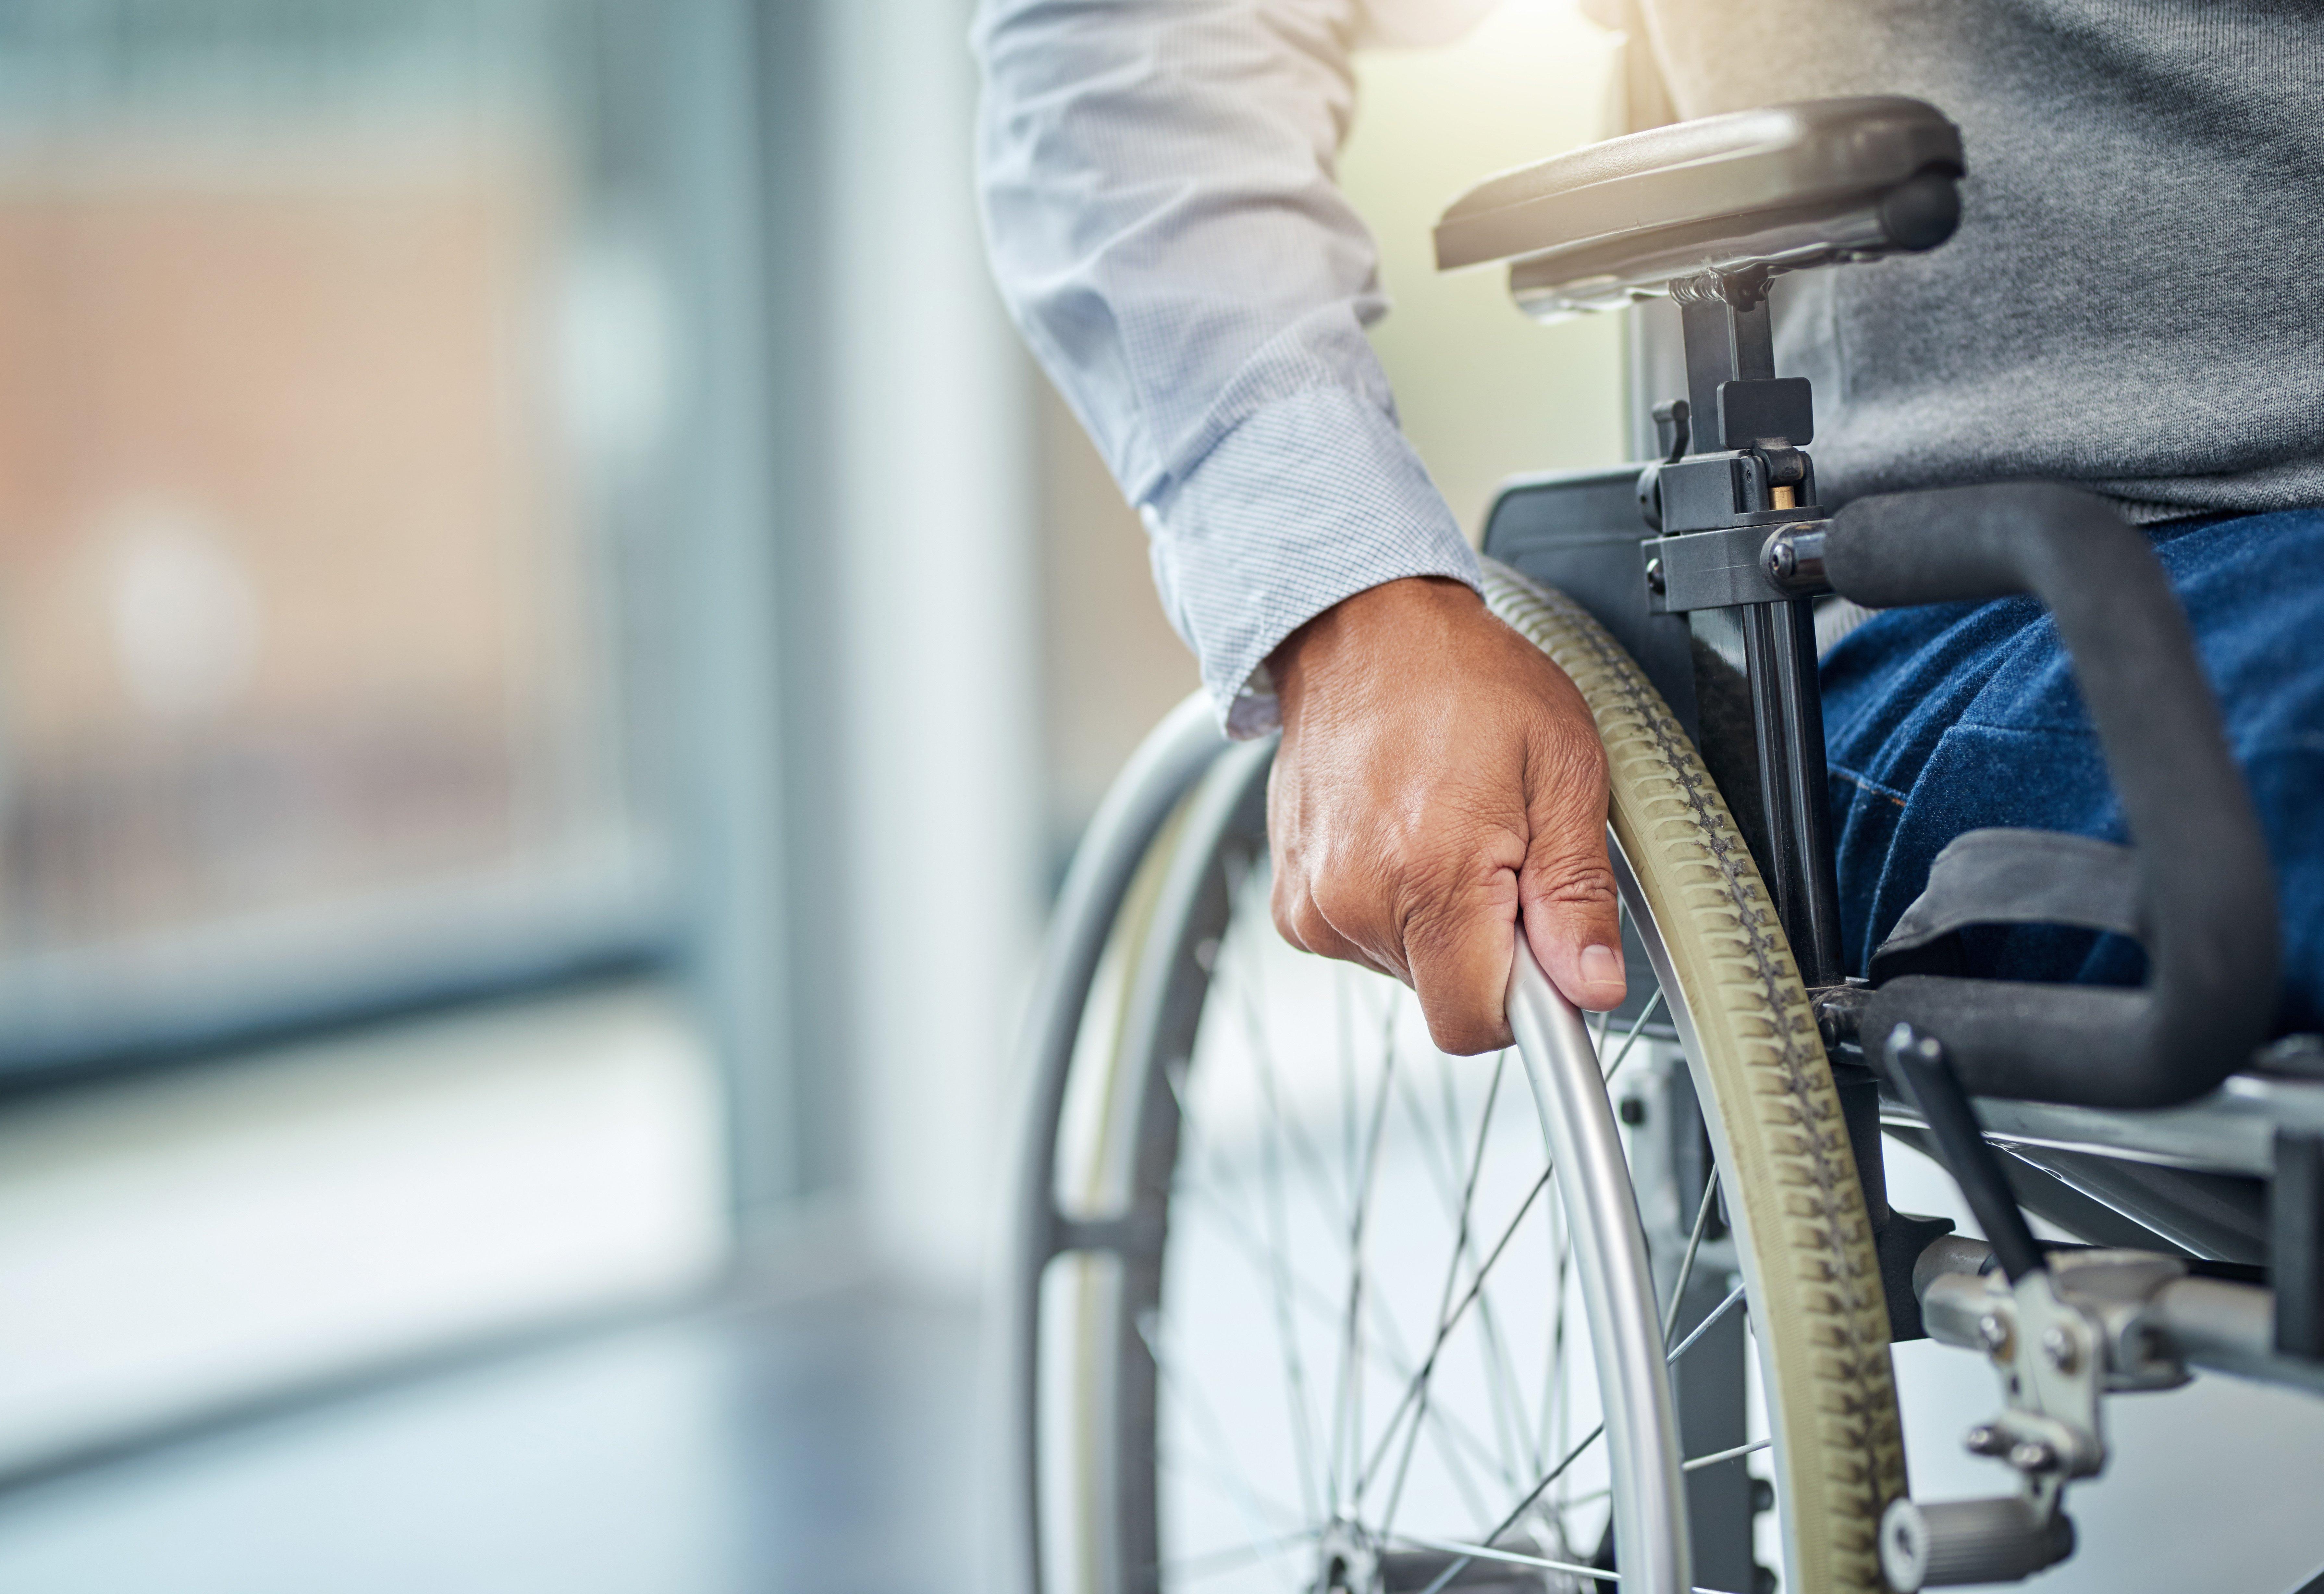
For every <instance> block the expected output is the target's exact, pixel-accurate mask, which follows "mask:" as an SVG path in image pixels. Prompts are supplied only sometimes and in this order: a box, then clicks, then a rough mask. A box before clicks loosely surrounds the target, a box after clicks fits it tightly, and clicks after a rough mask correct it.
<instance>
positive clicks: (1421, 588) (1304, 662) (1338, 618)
mask: <svg viewBox="0 0 2324 1594" xmlns="http://www.w3.org/2000/svg"><path fill="white" fill-rule="evenodd" d="M1485 612H1486V611H1485V605H1484V600H1483V599H1481V598H1480V597H1479V596H1478V595H1477V594H1476V592H1475V590H1474V589H1472V588H1471V586H1470V585H1468V584H1467V583H1466V582H1462V581H1455V580H1453V579H1452V577H1450V576H1403V577H1400V578H1399V579H1397V580H1395V581H1385V582H1382V583H1381V584H1380V585H1378V586H1369V587H1366V588H1365V589H1364V590H1363V591H1361V592H1359V593H1353V594H1350V595H1349V596H1347V597H1344V598H1342V599H1341V600H1340V601H1339V602H1338V603H1336V604H1333V605H1332V606H1331V607H1330V608H1328V609H1326V610H1324V611H1323V613H1320V614H1318V615H1316V616H1315V617H1314V619H1313V620H1310V621H1308V622H1306V623H1305V625H1302V626H1301V627H1300V628H1299V629H1298V630H1297V631H1293V632H1292V633H1291V634H1290V635H1289V636H1287V637H1286V638H1284V639H1283V640H1282V642H1281V643H1280V644H1279V645H1277V648H1276V650H1275V651H1274V652H1273V653H1271V654H1269V655H1268V659H1267V668H1268V675H1269V676H1270V677H1272V678H1273V679H1274V682H1275V688H1276V692H1277V696H1280V697H1281V698H1282V700H1283V704H1284V706H1285V708H1286V712H1287V711H1288V710H1289V709H1290V707H1291V705H1292V703H1293V701H1294V699H1295V698H1296V696H1298V695H1299V693H1300V692H1301V690H1302V688H1303V687H1304V686H1305V685H1306V684H1307V683H1308V682H1309V681H1310V680H1312V679H1313V678H1314V677H1317V676H1319V675H1323V674H1328V673H1329V672H1330V671H1331V670H1332V669H1333V668H1335V667H1336V666H1337V665H1338V664H1339V663H1340V662H1341V661H1342V660H1347V659H1373V660H1384V659H1387V658H1388V657H1390V656H1391V655H1392V654H1393V653H1394V652H1395V651H1396V650H1397V648H1398V647H1399V646H1400V645H1402V644H1405V643H1407V642H1409V641H1410V640H1414V639H1416V638H1417V637H1419V636H1422V635H1425V634H1426V633H1428V632H1431V631H1440V630H1442V629H1443V628H1445V627H1448V626H1459V625H1462V624H1465V623H1470V622H1474V621H1475V620H1476V619H1477V618H1478V617H1480V616H1481V615H1483V614H1484V613H1485Z"/></svg>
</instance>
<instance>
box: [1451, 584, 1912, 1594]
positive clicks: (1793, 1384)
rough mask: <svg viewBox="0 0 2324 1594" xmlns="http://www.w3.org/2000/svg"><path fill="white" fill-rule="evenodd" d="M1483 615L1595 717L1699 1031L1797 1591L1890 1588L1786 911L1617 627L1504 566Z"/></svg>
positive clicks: (1840, 1183)
mask: <svg viewBox="0 0 2324 1594" xmlns="http://www.w3.org/2000/svg"><path fill="white" fill-rule="evenodd" d="M1485 599H1486V602H1487V603H1488V604H1490V605H1491V607H1492V609H1493V612H1494V613H1497V614H1499V616H1500V617H1501V618H1502V619H1503V620H1505V621H1507V622H1508V623H1509V624H1510V625H1511V626H1513V627H1515V628H1516V629H1517V631H1520V632H1521V633H1523V634H1524V635H1525V636H1526V637H1528V638H1530V639H1531V640H1533V641H1534V642H1535V644H1536V645H1537V646H1539V647H1540V648H1541V649H1542V650H1544V651H1545V652H1546V653H1547V654H1548V655H1549V656H1550V657H1551V658H1552V659H1554V660H1555V661H1556V662H1557V664H1558V666H1559V668H1563V670H1564V671H1565V673H1566V674H1567V675H1569V676H1571V677H1572V678H1573V681H1574V684H1575V685H1576V686H1579V687H1580V688H1581V691H1582V696H1583V698H1584V699H1586V700H1587V701H1588V703H1589V705H1590V708H1591V713H1592V714H1594V715H1595V716H1596V717H1597V721H1598V730H1599V733H1600V736H1601V737H1602V738H1603V739H1604V742H1605V744H1606V752H1607V760H1608V764H1609V774H1610V778H1611V782H1612V788H1613V800H1612V812H1611V824H1612V828H1613V831H1614V835H1615V838H1616V840H1617V841H1618V842H1619V843H1620V844H1621V847H1622V850H1623V852H1624V853H1625V854H1626V856H1627V857H1628V859H1629V861H1630V865H1631V869H1632V871H1633V873H1635V874H1636V876H1637V880H1638V883H1639V885H1640V888H1641V889H1642V890H1643V891H1644V893H1645V896H1646V901H1647V905H1648V908H1649V909H1650V911H1651V913H1652V915H1653V917H1654V922H1655V926H1656V927H1657V929H1658V930H1659V931H1660V934H1661V936H1662V939H1663V942H1664V944H1665V948H1666V949H1667V952H1668V955H1669V958H1670V961H1671V963H1672V966H1673V970H1674V975H1675V979H1676V982H1677V984H1678V985H1679V987H1680V990H1679V991H1678V992H1676V993H1674V996H1675V997H1676V998H1677V999H1679V1000H1683V1003H1684V1008H1685V1010H1686V1013H1687V1014H1688V1015H1690V1016H1691V1018H1692V1027H1693V1030H1694V1034H1695V1038H1696V1046H1695V1048H1694V1049H1695V1051H1696V1053H1698V1054H1699V1055H1696V1056H1693V1057H1692V1059H1691V1061H1692V1063H1693V1064H1694V1066H1695V1069H1696V1080H1697V1088H1698V1090H1699V1091H1703V1093H1705V1094H1706V1095H1707V1096H1708V1097H1709V1098H1710V1099H1709V1100H1706V1101H1704V1103H1703V1106H1704V1111H1705V1116H1706V1117H1707V1118H1710V1119H1714V1120H1715V1121H1714V1122H1713V1124H1712V1138H1713V1141H1714V1143H1715V1145H1716V1147H1717V1149H1718V1151H1719V1154H1720V1159H1719V1160H1720V1175H1721V1179H1722V1181H1723V1184H1724V1188H1725V1192H1726V1201H1727V1202H1728V1203H1729V1212H1730V1214H1732V1215H1733V1216H1734V1217H1735V1219H1736V1227H1737V1229H1738V1237H1737V1238H1738V1249H1739V1250H1740V1251H1741V1252H1742V1254H1743V1263H1744V1268H1743V1270H1744V1276H1745V1279H1746V1281H1747V1283H1748V1285H1749V1286H1750V1300H1751V1310H1752V1318H1753V1324H1754V1327H1755V1329H1756V1331H1757V1337H1758V1341H1759V1347H1760V1358H1761V1368H1762V1373H1763V1381H1764V1383H1765V1385H1766V1392H1767V1400H1768V1405H1769V1410H1770V1415H1771V1418H1772V1420H1773V1424H1774V1428H1775V1440H1776V1444H1775V1451H1776V1459H1775V1466H1776V1469H1777V1499H1778V1501H1779V1502H1780V1508H1781V1509H1782V1512H1783V1516H1784V1550H1785V1555H1786V1558H1787V1561H1788V1562H1789V1570H1790V1576H1789V1578H1788V1579H1787V1580H1786V1582H1787V1587H1788V1588H1789V1589H1791V1590H1792V1594H1857V1591H1858V1590H1865V1591H1870V1590H1877V1589H1881V1588H1883V1587H1884V1585H1883V1583H1882V1581H1881V1578H1880V1570H1879V1554H1878V1549H1877V1540H1876V1533H1877V1527H1878V1525H1879V1521H1880V1513H1881V1512H1882V1510H1883V1509H1884V1508H1886V1506H1887V1504H1888V1502H1889V1501H1890V1500H1891V1499H1893V1498H1895V1497H1896V1496H1897V1495H1899V1494H1902V1493H1903V1492H1904V1443H1903V1435H1902V1430H1901V1425H1900V1424H1899V1422H1898V1418H1897V1412H1896V1390H1895V1377H1894V1374H1893V1371H1892V1368H1891V1366H1890V1362H1889V1356H1888V1311H1887V1304H1886V1297H1885V1295H1883V1292H1882V1289H1881V1284H1880V1267H1879V1261H1878V1258H1877V1256H1876V1255H1875V1253H1874V1250H1873V1244H1872V1227H1871V1223H1870V1221H1869V1219H1868V1217H1867V1213H1866V1211H1865V1207H1864V1197H1863V1192H1862V1189H1861V1187H1860V1186H1859V1185H1858V1183H1857V1176H1856V1160H1855V1157H1854V1156H1853V1155H1852V1154H1851V1152H1850V1151H1849V1142H1848V1133H1847V1129H1846V1128H1845V1126H1844V1124H1843V1122H1842V1120H1841V1116H1840V1096H1839V1092H1837V1091H1836V1090H1835V1089H1834V1088H1833V1085H1832V1079H1831V1065H1830V1064H1829V1063H1828V1062H1827V1061H1826V1060H1825V1057H1824V1051H1823V1046H1822V1045H1821V1042H1820V1041H1819V1039H1818V1038H1817V1036H1816V1029H1815V1022H1814V1019H1813V1018H1812V1016H1811V1014H1810V1012H1809V1009H1808V1001H1807V995H1806V992H1805V991H1804V990H1803V989H1802V988H1801V985H1800V978H1799V972H1798V967H1797V965H1796V964H1795V963H1794V962H1793V959H1792V953H1791V948H1790V946H1789V944H1787V943H1786V942H1785V941H1784V932H1783V930H1782V928H1781V926H1779V925H1778V924H1777V922H1776V919H1775V906H1774V903H1773V902H1772V900H1771V899H1770V898H1769V896H1768V894H1767V889H1766V885H1765V884H1764V883H1762V881H1761V880H1760V878H1759V871H1758V870H1757V866H1756V865H1755V864H1754V863H1753V862H1752V860H1751V855H1750V853H1749V852H1748V850H1747V849H1746V847H1745V846H1744V843H1743V839H1742V836H1741V835H1740V834H1739V833H1738V831H1737V829H1736V827H1735V822H1734V819H1733V817H1732V816H1731V815H1729V812H1728V809H1727V805H1726V803H1725V802H1724V801H1723V800H1722V799H1721V798H1720V795H1719V791H1718V788H1716V787H1714V786H1713V785H1712V784H1711V777H1710V775H1709V773H1708V772H1707V771H1706V770H1705V769H1704V768H1703V765H1702V760H1701V758H1700V757H1699V756H1698V755H1697V754H1696V752H1695V750H1694V747H1693V745H1692V743H1691V742H1689V741H1688V740H1687V738H1686V736H1685V734H1684V733H1683V732H1682V731H1681V730H1680V728H1679V724H1678V722H1677V720H1676V719H1675V718H1674V716H1673V714H1671V711H1670V708H1669V706H1668V705H1665V703H1664V702H1663V699H1662V697H1661V696H1660V694H1658V693H1657V692H1655V689H1654V687H1653V686H1652V685H1650V684H1649V683H1648V682H1647V680H1646V675H1645V673H1644V672H1643V671H1641V670H1640V669H1639V668H1638V667H1637V663H1636V662H1635V661H1634V660H1633V659H1631V658H1630V657H1629V655H1628V654H1627V653H1625V652H1624V651H1623V650H1622V649H1621V648H1620V646H1619V645H1618V644H1617V643H1616V642H1615V641H1614V640H1613V638H1612V637H1611V636H1609V634H1608V633H1607V632H1606V631H1605V629H1604V628H1603V627H1602V626H1600V625H1599V624H1598V622H1596V621H1595V620H1593V619H1591V617H1590V615H1589V614H1588V613H1585V612H1584V611H1583V610H1582V608H1581V607H1580V606H1579V605H1577V604H1574V603H1573V602H1572V600H1570V599H1568V598H1566V597H1564V596H1563V594H1558V593H1555V592H1553V591H1550V590H1548V589H1545V588H1544V587H1541V586H1537V585H1535V584H1533V583H1532V582H1530V581H1528V580H1526V578H1525V577H1524V576H1519V575H1518V574H1517V572H1515V571H1513V570H1510V569H1508V567H1504V566H1500V565H1498V564H1495V563H1493V562H1492V561H1490V560H1488V561H1487V562H1486V566H1485ZM1706 1084H1707V1086H1708V1089H1707V1091H1704V1090H1703V1087H1704V1086H1705V1085H1706ZM1738 1204H1739V1206H1740V1209H1741V1210H1740V1211H1739V1212H1737V1211H1736V1208H1737V1206H1738Z"/></svg>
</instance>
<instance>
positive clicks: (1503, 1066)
mask: <svg viewBox="0 0 2324 1594" xmlns="http://www.w3.org/2000/svg"><path fill="white" fill-rule="evenodd" d="M1508 1062H1509V1054H1508V1048H1506V1047H1504V1048H1503V1049H1502V1050H1501V1051H1500V1052H1499V1055H1496V1056H1495V1057H1494V1059H1493V1076H1492V1079H1491V1081H1490V1082H1489V1083H1488V1084H1487V1085H1486V1087H1485V1105H1484V1110H1482V1111H1481V1112H1480V1113H1479V1114H1478V1117H1477V1144H1476V1149H1475V1150H1474V1151H1472V1152H1471V1154H1470V1157H1469V1174H1468V1177H1467V1179H1466V1180H1465V1181H1463V1183H1462V1187H1461V1206H1460V1210H1459V1211H1458V1212H1456V1213H1454V1214H1453V1217H1454V1225H1455V1229H1454V1234H1453V1239H1452V1258H1451V1259H1450V1260H1449V1261H1447V1262H1446V1264H1445V1267H1444V1287H1443V1291H1442V1293H1441V1294H1440V1295H1438V1296H1437V1301H1436V1343H1437V1344H1438V1345H1439V1346H1441V1345H1443V1342H1444V1336H1445V1334H1446V1333H1447V1332H1449V1331H1450V1324H1449V1322H1448V1321H1447V1319H1446V1313H1447V1312H1448V1311H1449V1310H1450V1309H1451V1307H1452V1292H1453V1290H1454V1289H1455V1288H1456V1287H1457V1286H1458V1285H1459V1284H1460V1282H1461V1264H1462V1261H1463V1260H1464V1259H1465V1258H1467V1257H1468V1256H1469V1251H1470V1247H1469V1220H1470V1218H1471V1214H1472V1213H1473V1212H1475V1210H1476V1202H1477V1181H1478V1179H1479V1178H1480V1176H1481V1175H1483V1173H1484V1168H1485V1147H1486V1145H1487V1143H1488V1140H1489V1135H1490V1133H1491V1129H1492V1122H1493V1103H1494V1102H1495V1101H1498V1100H1499V1096H1500V1092H1501V1081H1502V1079H1503V1078H1504V1077H1505V1076H1506V1075H1507V1073H1508ZM1443 1082H1444V1091H1445V1123H1444V1132H1445V1135H1446V1137H1447V1138H1448V1140H1450V1139H1452V1137H1454V1136H1456V1135H1457V1134H1458V1133H1459V1129H1460V1119H1459V1109H1458V1106H1457V1104H1456V1102H1455V1101H1454V1098H1453V1094H1452V1071H1451V1070H1450V1069H1446V1070H1444V1071H1443ZM1452 1143H1453V1144H1458V1141H1457V1140H1453V1141H1452ZM1484 1279H1485V1275H1484V1270H1483V1269H1482V1268H1480V1269H1479V1270H1478V1272H1477V1284H1478V1285H1479V1286H1480V1287H1481V1286H1482V1285H1483V1283H1484ZM1464 1304H1465V1303H1464ZM1482 1310H1483V1308H1482V1307H1481V1306H1480V1312H1481V1311H1482ZM1435 1371H1436V1356H1435V1354H1434V1351H1432V1352H1431V1353H1430V1355H1429V1357H1428V1359H1427V1360H1426V1361H1425V1362H1424V1363H1423V1364H1422V1365H1421V1369H1420V1375H1419V1377H1418V1378H1417V1379H1416V1380H1415V1382H1416V1384H1417V1386H1418V1390H1417V1394H1416V1396H1415V1397H1414V1398H1416V1400H1417V1401H1418V1402H1419V1405H1420V1413H1419V1415H1417V1416H1416V1417H1415V1418H1414V1419H1413V1424H1412V1426H1411V1427H1410V1428H1409V1429H1407V1430H1406V1434H1405V1442H1404V1451H1403V1454H1402V1455H1401V1456H1400V1457H1399V1458H1398V1460H1397V1467H1396V1479H1395V1481H1394V1482H1392V1483H1391V1484H1390V1485H1389V1486H1388V1504H1387V1506H1385V1507H1384V1508H1383V1509H1382V1511H1381V1513H1380V1531H1381V1532H1383V1533H1385V1532H1386V1531H1388V1527H1389V1526H1390V1525H1393V1524H1394V1523H1395V1521H1396V1508H1397V1504H1398V1503H1399V1502H1400V1501H1402V1499H1403V1498H1404V1484H1405V1479H1406V1475H1407V1474H1408V1473H1409V1472H1410V1471H1411V1470H1412V1452H1413V1451H1414V1449H1415V1448H1416V1446H1417V1445H1418V1444H1419V1442H1420V1423H1421V1419H1422V1418H1423V1417H1425V1415H1426V1414H1427V1411H1428V1407H1429V1404H1430V1403H1429V1389H1430V1384H1431V1381H1432V1379H1433V1378H1434V1374H1435ZM1494 1405H1495V1407H1496V1409H1495V1411H1494V1413H1493V1430H1494V1433H1495V1435H1496V1437H1497V1438H1499V1439H1500V1440H1501V1441H1502V1454H1503V1458H1504V1460H1503V1463H1502V1470H1503V1471H1504V1473H1507V1472H1508V1470H1509V1469H1508V1443H1507V1434H1506V1429H1507V1423H1506V1419H1505V1417H1504V1416H1503V1414H1502V1413H1501V1411H1500V1410H1499V1405H1500V1402H1499V1401H1498V1400H1497V1401H1495V1402H1494ZM1391 1425H1393V1422H1391ZM1370 1476H1371V1469H1369V1468H1367V1469H1366V1470H1365V1473H1364V1478H1363V1479H1362V1481H1363V1482H1369V1480H1370ZM1356 1498H1357V1499H1358V1501H1361V1500H1362V1498H1363V1490H1362V1488H1361V1485H1359V1487H1358V1488H1357V1492H1356Z"/></svg>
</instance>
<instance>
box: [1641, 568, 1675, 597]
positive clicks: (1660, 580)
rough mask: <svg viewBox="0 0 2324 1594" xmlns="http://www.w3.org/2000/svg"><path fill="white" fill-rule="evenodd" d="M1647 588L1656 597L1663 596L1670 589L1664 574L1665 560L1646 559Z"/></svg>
mask: <svg viewBox="0 0 2324 1594" xmlns="http://www.w3.org/2000/svg"><path fill="white" fill-rule="evenodd" d="M1646 590H1647V591H1648V592H1650V593H1652V594H1655V596H1656V597H1660V596H1662V595H1663V594H1664V593H1665V592H1667V591H1669V590H1670V588H1669V585H1668V584H1667V582H1666V580H1665V577H1664V576H1663V562H1662V561H1661V560H1660V559H1648V560H1647V561H1646Z"/></svg>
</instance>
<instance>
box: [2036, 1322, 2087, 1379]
mask: <svg viewBox="0 0 2324 1594" xmlns="http://www.w3.org/2000/svg"><path fill="white" fill-rule="evenodd" d="M2042 1356H2043V1359H2044V1360H2046V1361H2047V1362H2049V1364H2050V1365H2051V1366H2052V1367H2053V1368H2057V1369H2058V1370H2059V1371H2060V1372H2061V1373H2070V1372H2072V1371H2073V1370H2074V1364H2075V1363H2077V1362H2079V1361H2080V1360H2081V1359H2082V1352H2081V1347H2080V1346H2079V1345H2077V1344H2076V1343H2074V1336H2073V1335H2071V1334H2070V1333H2068V1332H2067V1331H2066V1328H2065V1325H2064V1324H2063V1323H2052V1324H2051V1325H2050V1326H2049V1327H2048V1328H2047V1329H2045V1330H2043V1334H2042Z"/></svg>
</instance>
